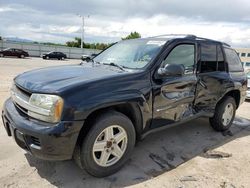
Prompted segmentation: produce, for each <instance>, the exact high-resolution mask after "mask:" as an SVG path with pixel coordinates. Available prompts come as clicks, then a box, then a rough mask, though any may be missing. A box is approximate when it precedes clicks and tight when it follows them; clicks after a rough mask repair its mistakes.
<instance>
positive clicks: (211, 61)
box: [198, 43, 226, 73]
mask: <svg viewBox="0 0 250 188" xmlns="http://www.w3.org/2000/svg"><path fill="white" fill-rule="evenodd" d="M200 49H201V55H200V60H199V62H198V66H199V69H198V70H199V71H200V73H205V72H215V71H225V70H226V68H225V60H224V57H223V52H222V49H221V46H220V45H216V44H209V43H202V44H201V48H200Z"/></svg>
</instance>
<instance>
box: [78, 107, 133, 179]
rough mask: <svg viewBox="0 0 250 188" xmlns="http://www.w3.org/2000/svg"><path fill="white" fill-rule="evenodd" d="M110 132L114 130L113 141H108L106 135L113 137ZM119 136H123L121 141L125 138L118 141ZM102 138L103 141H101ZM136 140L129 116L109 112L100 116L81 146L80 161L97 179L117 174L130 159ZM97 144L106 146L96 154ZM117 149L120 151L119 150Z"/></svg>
mask: <svg viewBox="0 0 250 188" xmlns="http://www.w3.org/2000/svg"><path fill="white" fill-rule="evenodd" d="M104 130H105V132H103V131H104ZM108 130H112V134H114V137H113V138H114V140H113V141H106V138H105V137H106V133H108V132H109V133H108V134H107V137H109V136H108V135H111V134H110V131H108ZM116 131H118V132H116ZM117 135H123V136H124V138H123V139H122V140H121V138H122V137H123V136H121V137H120V139H119V140H120V141H117V138H118V137H117ZM101 138H102V139H103V140H99V139H101ZM135 138H136V134H135V129H134V126H133V124H132V122H131V120H130V119H129V118H128V117H127V116H125V115H123V114H121V113H119V112H116V111H109V112H107V113H105V114H102V115H100V116H98V117H97V119H96V121H95V122H94V124H93V126H92V127H91V129H90V131H89V133H88V134H87V136H86V137H85V138H84V140H83V143H82V146H81V152H80V160H81V164H82V166H83V168H85V170H86V171H87V172H88V173H89V174H91V175H93V176H96V177H105V176H108V175H111V174H113V173H115V172H117V171H118V170H120V169H121V168H122V166H123V165H124V164H125V162H126V161H127V160H128V159H129V157H130V155H131V153H132V150H133V148H134V145H135ZM108 140H109V139H108ZM111 140H112V139H111ZM115 141H117V143H115ZM112 142H114V143H112ZM96 143H103V144H104V145H101V147H99V148H101V149H100V150H101V151H99V148H98V149H97V151H95V152H94V146H95V145H96V146H97V144H96ZM103 147H104V148H103ZM117 147H119V148H120V150H117V149H116V148H117ZM117 151H119V152H117ZM113 153H114V154H115V153H116V155H117V154H118V153H119V155H117V156H115V155H113ZM120 154H122V155H120ZM101 156H106V159H107V160H101ZM108 156H109V157H108ZM118 156H120V157H118ZM104 158H105V157H103V159H104ZM102 161H104V162H102ZM105 161H106V162H105Z"/></svg>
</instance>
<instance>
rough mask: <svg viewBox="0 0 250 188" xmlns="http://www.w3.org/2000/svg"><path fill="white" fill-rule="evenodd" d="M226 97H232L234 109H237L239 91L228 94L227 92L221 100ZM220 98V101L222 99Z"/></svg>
mask: <svg viewBox="0 0 250 188" xmlns="http://www.w3.org/2000/svg"><path fill="white" fill-rule="evenodd" d="M226 96H230V97H233V98H234V100H235V103H236V109H237V108H238V107H239V105H240V96H241V95H240V91H239V90H236V89H235V90H231V91H229V92H227V93H226V94H225V95H224V97H223V98H225V97H226ZM223 98H222V99H223Z"/></svg>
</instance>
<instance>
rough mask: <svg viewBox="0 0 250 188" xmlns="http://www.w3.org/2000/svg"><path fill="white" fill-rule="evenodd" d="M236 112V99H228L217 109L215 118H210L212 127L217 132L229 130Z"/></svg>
mask: <svg viewBox="0 0 250 188" xmlns="http://www.w3.org/2000/svg"><path fill="white" fill-rule="evenodd" d="M235 112H236V103H235V100H234V98H232V97H226V98H224V99H223V101H221V102H220V103H219V104H218V105H217V106H216V109H215V113H214V117H212V118H210V119H209V121H210V125H211V126H212V127H213V128H214V129H215V130H216V131H225V130H228V129H229V128H230V127H231V125H232V123H233V120H234V117H235Z"/></svg>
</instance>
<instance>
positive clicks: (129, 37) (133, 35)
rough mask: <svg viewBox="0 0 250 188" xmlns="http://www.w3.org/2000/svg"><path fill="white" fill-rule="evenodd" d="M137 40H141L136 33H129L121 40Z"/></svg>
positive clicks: (139, 35)
mask: <svg viewBox="0 0 250 188" xmlns="http://www.w3.org/2000/svg"><path fill="white" fill-rule="evenodd" d="M137 38H141V34H140V33H138V32H136V31H135V32H131V33H130V34H129V35H128V36H126V37H125V38H122V40H127V39H137Z"/></svg>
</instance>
